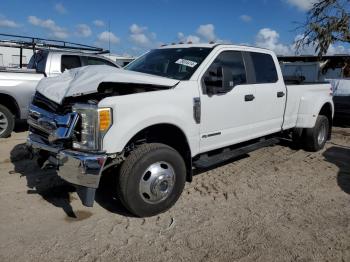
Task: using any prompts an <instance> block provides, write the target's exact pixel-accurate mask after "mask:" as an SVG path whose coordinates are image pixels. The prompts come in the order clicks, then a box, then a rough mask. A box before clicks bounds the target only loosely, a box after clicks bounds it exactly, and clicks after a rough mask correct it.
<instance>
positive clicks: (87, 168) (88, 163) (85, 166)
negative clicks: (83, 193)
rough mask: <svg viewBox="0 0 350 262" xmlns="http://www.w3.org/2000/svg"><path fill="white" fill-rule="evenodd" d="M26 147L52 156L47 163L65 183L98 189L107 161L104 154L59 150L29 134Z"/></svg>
mask: <svg viewBox="0 0 350 262" xmlns="http://www.w3.org/2000/svg"><path fill="white" fill-rule="evenodd" d="M27 146H28V147H30V148H32V149H34V150H44V151H47V152H49V153H50V154H51V156H52V157H51V158H50V159H49V161H50V162H51V163H52V164H54V165H55V166H57V174H58V176H60V177H61V178H62V179H64V180H66V181H67V182H69V183H72V184H74V185H78V186H83V187H88V188H93V189H96V188H97V187H98V185H99V182H100V177H101V174H102V171H103V168H104V165H105V163H106V159H107V155H106V154H104V153H96V154H90V153H84V152H79V151H74V150H65V149H60V148H58V147H54V146H50V145H48V144H46V143H45V142H44V141H43V140H42V139H41V138H40V137H39V136H37V135H35V134H29V136H28V138H27Z"/></svg>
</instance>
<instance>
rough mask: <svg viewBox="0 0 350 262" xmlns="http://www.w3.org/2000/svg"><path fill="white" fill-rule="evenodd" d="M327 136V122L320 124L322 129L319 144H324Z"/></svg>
mask: <svg viewBox="0 0 350 262" xmlns="http://www.w3.org/2000/svg"><path fill="white" fill-rule="evenodd" d="M326 136H327V126H326V123H324V122H323V123H322V124H321V126H320V131H319V132H318V137H317V140H318V144H319V145H322V144H323V142H324V141H326Z"/></svg>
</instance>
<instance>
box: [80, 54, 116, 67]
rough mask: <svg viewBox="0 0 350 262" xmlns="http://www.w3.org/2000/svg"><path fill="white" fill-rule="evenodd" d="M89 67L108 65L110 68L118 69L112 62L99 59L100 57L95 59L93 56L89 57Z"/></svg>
mask: <svg viewBox="0 0 350 262" xmlns="http://www.w3.org/2000/svg"><path fill="white" fill-rule="evenodd" d="M87 65H108V66H113V67H117V66H116V65H115V64H113V63H111V62H110V61H107V60H105V59H102V58H98V57H93V56H88V57H87Z"/></svg>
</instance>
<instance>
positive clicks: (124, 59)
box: [104, 54, 135, 67]
mask: <svg viewBox="0 0 350 262" xmlns="http://www.w3.org/2000/svg"><path fill="white" fill-rule="evenodd" d="M104 56H105V57H107V58H109V59H111V60H113V61H115V62H116V63H117V64H118V65H120V66H121V67H124V66H126V65H127V64H129V63H130V62H132V61H133V60H135V57H131V56H119V55H116V54H104Z"/></svg>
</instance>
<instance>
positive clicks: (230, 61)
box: [200, 51, 256, 152]
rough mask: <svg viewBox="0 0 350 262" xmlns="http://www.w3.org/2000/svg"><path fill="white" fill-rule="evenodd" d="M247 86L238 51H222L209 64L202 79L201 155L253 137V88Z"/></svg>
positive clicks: (241, 59) (240, 55)
mask: <svg viewBox="0 0 350 262" xmlns="http://www.w3.org/2000/svg"><path fill="white" fill-rule="evenodd" d="M247 83H248V81H247V74H246V67H245V63H244V59H243V54H242V52H240V51H223V52H221V53H220V54H219V55H218V56H217V57H216V59H215V60H214V62H213V63H212V64H211V65H210V67H209V68H208V70H207V71H206V73H205V74H204V76H203V77H202V79H201V87H202V91H201V127H200V151H201V152H207V151H210V150H213V149H216V148H219V147H225V146H228V145H231V144H235V143H239V142H242V141H246V140H249V139H251V138H252V136H253V134H254V131H253V130H252V129H251V125H252V123H253V122H254V120H255V119H254V117H255V114H256V108H255V99H254V97H255V87H254V85H250V84H247Z"/></svg>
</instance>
